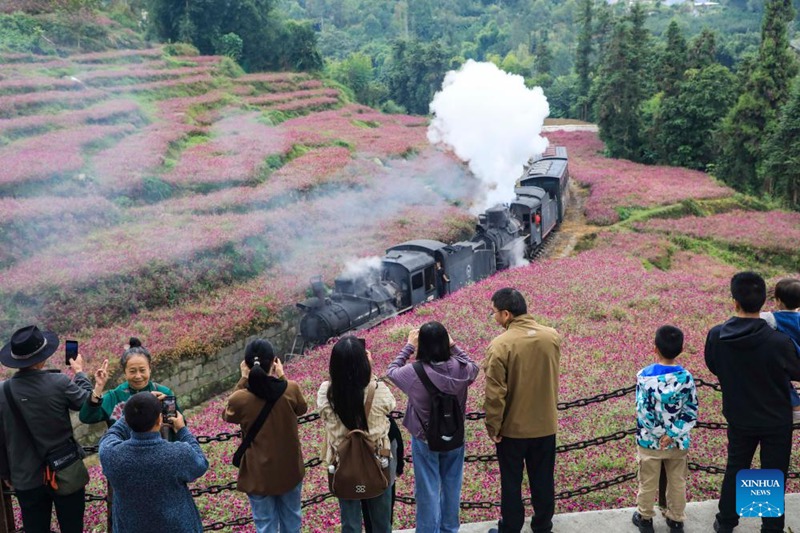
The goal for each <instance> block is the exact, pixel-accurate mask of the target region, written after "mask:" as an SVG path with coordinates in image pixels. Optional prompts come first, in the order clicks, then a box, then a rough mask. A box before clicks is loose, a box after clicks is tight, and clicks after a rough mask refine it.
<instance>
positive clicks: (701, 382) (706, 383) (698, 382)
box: [694, 378, 722, 392]
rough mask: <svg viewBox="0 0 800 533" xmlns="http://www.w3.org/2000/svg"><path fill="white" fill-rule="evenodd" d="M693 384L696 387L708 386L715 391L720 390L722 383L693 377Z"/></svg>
mask: <svg viewBox="0 0 800 533" xmlns="http://www.w3.org/2000/svg"><path fill="white" fill-rule="evenodd" d="M694 384H695V385H696V386H698V387H709V388H712V389H714V390H715V391H718V392H722V385H720V384H719V383H713V382H711V381H706V380H704V379H701V378H694Z"/></svg>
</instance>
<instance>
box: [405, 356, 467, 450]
mask: <svg viewBox="0 0 800 533" xmlns="http://www.w3.org/2000/svg"><path fill="white" fill-rule="evenodd" d="M413 367H414V371H415V372H416V373H417V376H418V377H419V380H420V381H421V382H422V384H423V385H424V386H425V389H426V390H427V391H428V394H429V395H430V397H431V404H430V418H429V419H428V424H427V425H426V424H423V425H422V427H423V428H424V429H425V438H426V439H427V440H428V448H430V450H431V451H434V452H448V451H450V450H455V449H456V448H460V447H461V446H463V445H464V412H463V411H462V410H461V404H460V403H458V398H457V397H456V396H455V395H453V394H446V393H444V392H442V391H440V390H439V389H437V388H436V386H435V385H434V384H433V383H432V382H431V379H430V378H429V377H428V374H426V373H425V368H424V367H423V366H422V363H421V362H419V361H417V362H415V363H414V364H413Z"/></svg>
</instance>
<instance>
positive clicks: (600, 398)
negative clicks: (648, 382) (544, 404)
mask: <svg viewBox="0 0 800 533" xmlns="http://www.w3.org/2000/svg"><path fill="white" fill-rule="evenodd" d="M635 391H636V385H631V386H630V387H623V388H621V389H617V390H613V391H611V392H605V393H603V394H598V395H597V396H592V397H591V398H579V399H577V400H573V401H571V402H559V403H558V410H559V411H564V410H566V409H571V408H573V407H584V406H587V405H591V404H593V403H600V402H605V401H608V400H611V399H613V398H622V397H623V396H627V395H628V394H630V393H632V392H635Z"/></svg>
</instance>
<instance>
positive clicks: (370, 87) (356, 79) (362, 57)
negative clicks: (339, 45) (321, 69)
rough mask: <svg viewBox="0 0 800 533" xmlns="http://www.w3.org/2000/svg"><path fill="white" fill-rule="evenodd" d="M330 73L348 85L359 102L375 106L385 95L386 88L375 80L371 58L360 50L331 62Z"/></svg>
mask: <svg viewBox="0 0 800 533" xmlns="http://www.w3.org/2000/svg"><path fill="white" fill-rule="evenodd" d="M330 74H331V77H333V79H335V80H336V81H338V82H339V83H341V84H343V85H346V86H347V87H350V88H351V89H352V90H353V95H354V96H355V98H356V100H357V101H358V102H359V103H362V104H365V105H369V106H373V107H376V106H378V104H379V103H380V101H381V100H382V98H383V97H384V96H386V88H385V87H384V86H383V85H382V84H380V83H378V82H377V81H375V71H374V68H373V67H372V59H371V58H370V57H369V56H368V55H367V54H363V53H361V52H357V53H355V54H351V55H350V56H349V57H347V58H346V59H344V60H342V61H339V62H336V63H333V64H331V66H330Z"/></svg>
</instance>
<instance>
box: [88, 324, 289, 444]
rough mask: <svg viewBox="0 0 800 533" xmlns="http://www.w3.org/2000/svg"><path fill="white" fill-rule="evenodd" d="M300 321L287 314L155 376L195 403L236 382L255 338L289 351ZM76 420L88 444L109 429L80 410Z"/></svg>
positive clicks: (181, 399) (186, 403) (184, 403)
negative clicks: (84, 418) (88, 419)
mask: <svg viewBox="0 0 800 533" xmlns="http://www.w3.org/2000/svg"><path fill="white" fill-rule="evenodd" d="M296 323H297V319H296V317H294V316H291V315H290V316H287V317H285V318H282V322H280V323H278V324H276V325H275V326H272V327H270V328H269V329H267V330H266V331H262V332H260V333H257V334H255V335H252V336H250V337H247V338H245V339H242V340H240V341H237V342H235V343H233V344H231V345H229V346H226V347H224V348H222V349H221V350H220V351H219V352H217V353H216V354H214V355H213V356H210V357H203V358H200V359H189V360H184V361H179V362H178V363H177V364H175V365H170V368H169V369H164V370H162V371H159V369H158V368H157V367H156V368H154V371H153V376H152V379H153V380H154V381H155V382H157V383H159V384H161V385H165V386H167V387H169V388H170V389H172V390H173V391H174V392H175V395H176V396H177V397H178V404H179V405H180V407H181V410H185V409H187V408H189V407H193V406H195V405H198V404H200V403H202V402H204V401H206V400H208V399H209V398H211V397H212V396H214V395H215V394H218V393H220V392H224V391H226V390H229V389H231V388H232V387H233V386H234V385H236V382H237V381H238V380H239V375H240V374H239V364H240V363H241V361H242V359H244V349H245V347H246V346H247V343H248V342H250V341H251V340H252V339H255V338H257V337H261V338H265V339H267V340H269V341H270V342H271V343H272V345H273V346H275V347H276V348H275V349H276V353H278V354H281V355H282V354H284V353H287V352H288V351H289V350H290V349H291V347H292V342H293V341H294V338H295V324H296ZM112 379H113V378H112ZM117 383H119V380H118V381H111V380H109V383H108V386H107V390H110V389H111V388H113V387H116V386H117ZM72 422H73V427H74V428H75V436H76V437H77V439H78V440H79V441H80V443H81V444H83V445H84V446H89V445H93V444H96V443H97V441H98V440H99V438H100V436H101V435H102V434H103V432H104V431H105V429H106V424H105V423H100V424H91V425H87V424H83V423H81V422H80V421H79V420H78V414H77V413H73V416H72ZM190 423H191V421H190Z"/></svg>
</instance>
